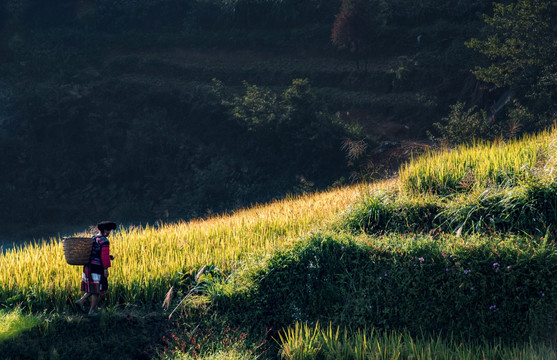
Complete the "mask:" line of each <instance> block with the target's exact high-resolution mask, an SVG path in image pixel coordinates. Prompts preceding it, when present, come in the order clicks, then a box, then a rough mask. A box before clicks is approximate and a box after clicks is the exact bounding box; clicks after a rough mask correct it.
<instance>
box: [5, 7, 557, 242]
mask: <svg viewBox="0 0 557 360" xmlns="http://www.w3.org/2000/svg"><path fill="white" fill-rule="evenodd" d="M556 15H557V12H556V6H555V4H553V3H552V2H549V1H541V0H519V1H514V2H513V1H507V0H505V1H501V2H499V3H497V4H492V3H490V2H485V1H475V0H471V1H462V0H443V1H441V0H424V1H419V2H415V1H409V0H344V1H339V0H329V1H324V0H303V1H294V0H133V1H132V0H121V1H113V0H58V1H41V0H6V1H4V2H3V3H2V5H0V73H1V74H2V76H1V77H0V85H1V86H0V104H1V105H2V106H0V152H1V154H2V156H1V158H0V166H1V167H2V169H3V176H2V177H1V178H0V204H1V205H2V209H1V210H0V226H1V227H2V229H3V231H4V235H6V236H14V237H15V236H29V235H34V234H38V233H41V232H44V233H56V232H59V231H65V229H70V228H71V227H72V226H75V227H78V228H83V227H84V226H85V225H90V224H94V223H96V222H97V221H99V220H101V219H116V220H117V221H118V222H119V223H122V224H132V223H139V222H141V223H143V222H151V223H154V222H156V221H163V222H164V221H172V220H176V219H191V218H200V217H201V218H203V217H206V216H209V215H211V214H215V213H226V212H231V211H234V210H236V209H239V208H242V207H246V206H249V205H251V204H254V203H261V202H266V201H269V200H272V199H281V198H284V197H287V196H289V195H296V194H304V193H311V192H314V191H317V190H323V189H327V188H332V187H335V186H339V185H344V184H350V183H353V182H359V181H362V180H365V181H372V180H373V179H377V178H384V177H388V176H391V175H392V174H393V173H394V172H396V170H397V166H398V165H399V164H400V163H403V162H404V161H406V160H407V159H408V158H409V156H410V155H411V154H412V153H416V152H420V151H423V150H424V149H429V148H436V147H443V146H451V145H456V144H460V143H470V142H472V141H474V139H479V138H483V139H488V140H493V139H508V138H512V137H516V136H519V135H521V134H523V133H528V132H534V131H537V130H540V129H543V128H546V127H547V126H548V125H551V124H552V123H553V122H554V119H555V108H556V106H555V104H556V102H555V92H556V87H555V83H556V75H555V74H556V69H555V67H556V65H555V63H554V59H555V57H556V55H557V54H556V48H557V46H556V44H555V41H554V39H555V35H556V31H557V30H556V21H555V19H556Z"/></svg>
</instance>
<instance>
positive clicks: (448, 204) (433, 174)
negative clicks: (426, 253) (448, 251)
mask: <svg viewBox="0 0 557 360" xmlns="http://www.w3.org/2000/svg"><path fill="white" fill-rule="evenodd" d="M554 134H555V133H554V131H552V132H545V133H542V134H539V135H538V136H531V137H526V138H524V139H522V140H520V141H513V142H509V143H507V144H500V145H494V144H491V145H488V144H476V145H475V146H461V147H459V148H457V149H455V150H450V151H444V152H440V153H430V154H425V155H424V156H422V157H420V158H418V159H415V160H414V161H412V162H410V163H409V164H408V165H406V166H405V167H404V168H403V169H401V172H400V180H401V188H400V189H398V190H395V189H393V190H382V191H375V192H372V193H370V194H368V195H367V196H364V197H363V198H362V199H360V200H359V201H358V202H356V203H355V204H353V205H352V206H351V207H350V208H349V209H347V211H345V213H344V214H343V216H342V217H341V219H340V221H339V222H340V224H341V226H343V227H345V228H347V229H350V230H351V231H364V232H366V233H382V232H391V231H396V232H402V233H404V232H408V231H410V232H420V231H426V232H427V231H445V232H452V233H454V232H458V233H459V234H461V233H470V232H493V231H495V232H513V233H522V232H525V233H527V234H530V236H535V237H536V238H539V237H546V236H550V237H551V238H552V239H553V238H554V237H555V235H556V232H555V230H556V229H555V228H554V225H553V224H554V223H555V222H556V221H557V210H556V209H557V182H556V181H555V177H554V176H553V174H554V171H555V140H554Z"/></svg>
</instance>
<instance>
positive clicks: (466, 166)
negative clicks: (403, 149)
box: [399, 127, 557, 194]
mask: <svg viewBox="0 0 557 360" xmlns="http://www.w3.org/2000/svg"><path fill="white" fill-rule="evenodd" d="M556 163H557V127H553V128H551V129H549V130H547V131H543V132H541V133H539V134H537V135H528V136H525V137H524V138H521V139H518V140H509V141H506V142H505V141H498V142H497V141H496V142H476V143H475V144H472V145H461V146H459V147H457V148H455V149H447V150H445V151H441V152H439V151H430V152H428V153H426V154H423V155H422V156H420V157H418V158H416V159H413V160H412V161H411V162H409V163H408V164H406V165H404V166H402V168H401V170H400V173H399V177H400V181H401V185H402V186H403V188H404V190H407V191H411V192H418V193H434V194H448V193H453V192H458V191H463V190H472V189H477V188H481V187H485V186H488V185H490V184H496V185H501V184H505V183H509V182H511V185H514V184H512V183H513V182H516V181H520V180H523V179H524V177H525V176H532V175H534V176H545V177H550V176H555V174H553V172H554V170H555V167H556V166H555V165H556Z"/></svg>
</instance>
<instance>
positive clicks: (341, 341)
mask: <svg viewBox="0 0 557 360" xmlns="http://www.w3.org/2000/svg"><path fill="white" fill-rule="evenodd" d="M280 343H281V350H280V355H281V358H282V359H287V360H295V359H296V360H309V359H331V360H333V359H334V360H344V359H346V360H348V359H361V360H364V359H378V360H379V359H384V360H387V359H392V360H396V359H416V360H430V359H439V360H443V359H447V360H450V359H460V360H466V359H469V360H474V359H485V360H491V359H493V360H495V359H497V360H498V359H501V360H503V359H514V360H519V359H556V358H557V352H556V351H555V349H554V348H552V347H550V346H546V345H544V344H534V343H532V342H525V343H521V344H514V345H509V344H504V343H501V342H499V341H495V342H492V343H488V342H483V341H481V340H478V339H476V340H470V341H462V340H460V339H458V338H454V337H449V338H448V339H444V338H442V337H440V336H438V337H432V336H412V335H410V333H409V332H407V331H405V330H402V331H396V330H391V331H381V330H379V331H378V330H376V329H374V328H372V329H370V330H349V329H347V328H344V329H342V330H341V328H340V327H333V326H332V325H330V324H329V326H326V327H322V326H320V324H319V323H317V324H316V325H315V326H308V325H307V324H300V323H299V322H296V323H295V324H294V326H289V327H288V328H286V329H285V330H284V331H283V332H282V333H281V334H280Z"/></svg>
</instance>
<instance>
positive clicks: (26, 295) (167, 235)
mask: <svg viewBox="0 0 557 360" xmlns="http://www.w3.org/2000/svg"><path fill="white" fill-rule="evenodd" d="M358 193H359V189H358V188H357V187H351V188H343V189H338V190H331V191H329V192H325V193H322V194H316V195H310V196H303V197H296V198H290V199H285V200H280V201H275V202H274V203H271V204H269V205H258V206H254V207H252V208H250V209H245V210H240V211H237V212H236V213H235V214H233V215H230V216H214V217H211V218H209V219H206V220H196V221H191V222H182V223H176V224H167V225H163V226H161V227H159V228H155V227H152V226H146V227H140V228H129V229H121V230H120V231H117V232H116V233H115V234H114V236H113V237H112V238H111V243H112V245H111V252H112V253H113V254H114V255H115V256H116V259H115V261H114V267H113V269H112V270H111V279H110V280H111V281H110V283H111V288H110V289H109V292H108V294H107V301H108V303H109V304H111V305H114V304H119V303H128V304H144V305H149V306H151V305H155V304H160V303H162V301H163V299H164V296H165V294H166V292H167V291H168V290H169V288H170V287H171V286H173V285H175V284H176V283H177V282H178V281H179V280H180V277H181V275H180V274H181V273H187V272H189V271H192V270H196V269H198V268H199V267H201V266H203V265H214V266H217V267H219V268H220V269H221V270H222V271H224V272H227V273H228V272H231V271H234V270H235V269H236V268H237V267H239V266H241V263H242V262H243V261H245V260H247V259H249V258H250V257H252V256H255V255H258V256H261V255H265V254H269V253H270V252H271V251H273V250H274V249H276V248H278V247H282V246H284V245H285V244H288V243H289V242H293V241H296V240H297V239H298V238H299V237H300V236H301V235H302V234H304V233H307V232H308V231H310V230H311V229H313V228H314V227H319V226H320V224H321V223H323V222H324V221H327V220H328V219H330V218H331V217H334V215H335V214H336V213H338V212H339V211H341V210H342V209H343V208H345V207H346V206H347V205H348V204H349V203H351V202H353V201H354V199H355V198H356V196H357V194H358ZM0 262H1V263H2V268H3V270H2V272H1V273H0V304H16V303H23V304H25V305H27V306H29V307H35V308H37V307H38V308H52V307H56V308H58V309H63V308H64V307H65V306H66V305H67V304H68V303H71V299H75V298H76V297H77V296H78V293H79V289H78V284H79V281H80V279H81V267H79V266H70V265H68V264H66V262H65V261H64V255H63V247H62V244H61V242H60V241H59V239H51V241H49V242H43V243H34V244H31V245H29V246H26V247H25V248H15V249H12V250H8V251H7V252H6V253H5V254H3V255H1V256H0Z"/></svg>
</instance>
